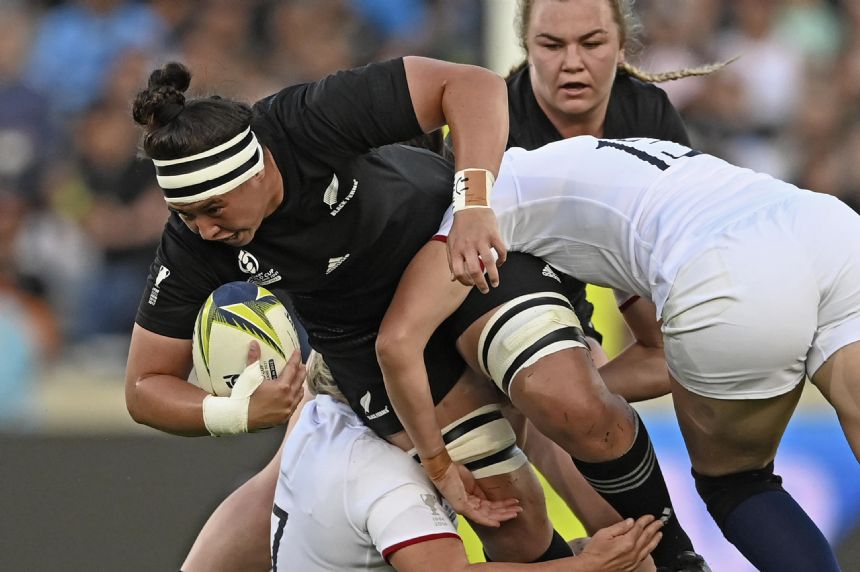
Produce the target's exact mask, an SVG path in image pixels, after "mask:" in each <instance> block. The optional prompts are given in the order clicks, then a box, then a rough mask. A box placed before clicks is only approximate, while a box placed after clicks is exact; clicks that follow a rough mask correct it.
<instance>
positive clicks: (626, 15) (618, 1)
mask: <svg viewBox="0 0 860 572" xmlns="http://www.w3.org/2000/svg"><path fill="white" fill-rule="evenodd" d="M553 1H555V2H566V1H567V0H553ZM607 2H609V7H610V9H611V10H612V18H613V20H615V24H616V25H617V26H618V37H619V42H620V45H621V49H623V50H624V53H625V55H630V54H631V53H634V52H637V51H638V50H639V49H640V48H641V44H640V41H639V34H640V33H641V32H642V24H641V23H640V22H639V19H638V18H637V17H636V14H635V13H634V11H633V0H607ZM534 3H535V0H519V10H518V11H517V19H516V27H517V36H518V37H519V41H520V47H522V49H523V51H525V52H526V57H528V53H529V47H528V30H529V23H530V22H531V16H532V8H533V7H534ZM736 59H737V56H736V57H734V58H732V59H730V60H728V61H725V62H717V63H713V64H707V65H704V66H700V67H695V68H683V69H680V70H674V71H668V72H663V73H650V72H646V71H644V70H641V69H639V68H638V67H636V66H634V65H633V64H629V63H627V62H621V63H619V64H618V69H619V70H621V71H623V72H624V73H626V74H627V75H629V76H631V77H635V78H636V79H638V80H640V81H644V82H647V83H660V82H664V81H672V80H675V79H681V78H685V77H692V76H702V75H708V74H711V73H714V72H715V71H718V70H720V69H722V68H724V67H726V66H727V65H729V64H730V63H732V62H733V61H735V60H736ZM526 65H527V60H526V61H523V62H522V63H520V64H519V65H517V66H514V68H513V69H512V70H511V71H510V73H509V75H513V74H515V73H517V72H519V71H520V70H522V69H523V68H524V67H525V66H526Z"/></svg>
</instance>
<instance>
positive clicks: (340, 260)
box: [325, 253, 349, 274]
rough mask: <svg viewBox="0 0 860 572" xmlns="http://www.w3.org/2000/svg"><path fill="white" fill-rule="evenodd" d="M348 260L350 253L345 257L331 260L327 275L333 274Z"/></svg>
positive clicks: (336, 257)
mask: <svg viewBox="0 0 860 572" xmlns="http://www.w3.org/2000/svg"><path fill="white" fill-rule="evenodd" d="M347 258H349V253H347V254H344V255H343V256H335V257H334V258H329V259H328V268H326V271H325V273H326V274H331V273H332V272H334V271H335V269H336V268H337V267H338V266H340V265H341V264H343V263H344V262H345V261H346V259H347Z"/></svg>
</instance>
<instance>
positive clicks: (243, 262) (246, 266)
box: [239, 250, 260, 274]
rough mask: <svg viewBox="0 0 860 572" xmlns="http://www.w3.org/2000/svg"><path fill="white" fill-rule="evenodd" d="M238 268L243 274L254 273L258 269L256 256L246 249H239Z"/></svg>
mask: <svg viewBox="0 0 860 572" xmlns="http://www.w3.org/2000/svg"><path fill="white" fill-rule="evenodd" d="M239 270H241V271H242V272H244V273H245V274H256V273H257V271H258V270H260V263H259V262H258V261H257V257H255V256H254V255H253V254H251V253H250V252H248V251H247V250H240V251H239Z"/></svg>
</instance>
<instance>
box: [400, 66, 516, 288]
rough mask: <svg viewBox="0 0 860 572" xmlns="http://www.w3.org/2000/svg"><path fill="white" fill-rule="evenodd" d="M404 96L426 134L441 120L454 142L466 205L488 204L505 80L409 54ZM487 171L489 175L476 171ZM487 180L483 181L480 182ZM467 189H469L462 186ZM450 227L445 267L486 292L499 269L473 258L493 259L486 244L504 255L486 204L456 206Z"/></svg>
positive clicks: (503, 129) (500, 148)
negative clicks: (447, 265)
mask: <svg viewBox="0 0 860 572" xmlns="http://www.w3.org/2000/svg"><path fill="white" fill-rule="evenodd" d="M403 63H404V67H405V69H406V80H407V83H408V86H409V95H410V97H411V99H412V105H413V108H414V109H415V115H416V117H417V119H418V123H419V125H420V126H421V129H422V130H423V131H424V132H425V133H427V132H430V131H433V130H435V129H438V128H440V127H442V126H443V125H445V124H446V123H447V125H448V126H449V127H450V129H451V138H452V140H453V142H454V153H455V161H456V162H455V171H457V174H458V175H460V174H461V172H464V173H465V175H463V176H455V180H461V181H463V180H466V182H465V183H461V185H465V186H464V187H461V190H463V192H464V193H465V195H466V197H467V199H468V204H470V205H479V204H480V203H481V202H482V200H483V201H484V203H483V204H485V205H487V206H488V205H489V188H490V187H491V186H492V181H493V180H494V179H495V177H496V176H498V173H499V166H500V164H501V160H502V154H503V153H504V151H505V145H506V144H507V140H508V94H507V87H506V85H505V82H504V80H503V79H502V78H501V77H500V76H499V75H497V74H496V73H494V72H492V71H490V70H487V69H484V68H480V67H477V66H470V65H464V64H454V63H450V62H443V61H439V60H432V59H428V58H421V57H414V56H409V57H406V58H404V59H403ZM473 169H474V170H486V171H489V173H491V174H492V177H491V178H486V179H485V178H484V176H483V174H482V173H480V172H473V173H471V174H470V170H473ZM485 181H486V183H485ZM466 188H468V190H465V189H466ZM455 204H456V201H455ZM455 212H456V215H455V216H454V226H453V229H452V231H451V235H450V238H449V241H448V251H449V253H450V260H449V264H450V269H451V271H452V272H453V274H454V276H455V277H456V278H457V279H458V280H460V281H461V282H462V283H463V284H466V285H472V284H474V285H476V286H478V288H479V289H480V290H481V291H483V292H486V291H487V281H488V280H489V282H490V283H491V284H493V285H495V284H498V278H499V277H498V271H497V270H496V268H495V267H494V266H493V265H492V264H490V265H488V268H487V275H486V277H485V275H484V271H483V269H482V268H481V262H480V261H479V259H478V255H480V257H481V259H483V260H485V261H488V260H492V259H493V258H492V254H491V251H490V248H495V249H496V252H497V253H498V257H499V258H498V264H502V263H503V262H504V259H505V255H506V246H505V244H504V243H503V241H502V239H501V236H500V234H499V231H498V226H497V224H496V217H495V215H494V214H493V211H492V210H491V209H489V208H464V209H462V210H461V209H455Z"/></svg>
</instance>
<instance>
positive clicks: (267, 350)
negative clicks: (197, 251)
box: [191, 282, 299, 397]
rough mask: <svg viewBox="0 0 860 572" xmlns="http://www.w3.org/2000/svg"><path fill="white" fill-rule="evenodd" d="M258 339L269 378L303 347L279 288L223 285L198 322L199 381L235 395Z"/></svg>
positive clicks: (208, 388)
mask: <svg viewBox="0 0 860 572" xmlns="http://www.w3.org/2000/svg"><path fill="white" fill-rule="evenodd" d="M252 340H256V341H257V343H259V344H260V368H261V370H262V371H263V377H265V378H266V379H275V378H276V377H278V374H279V373H280V372H281V370H282V369H283V367H284V365H286V363H287V360H288V359H289V357H290V356H291V355H292V353H293V351H294V350H296V349H298V347H299V340H298V334H297V333H296V327H295V325H294V324H293V321H292V319H291V318H290V314H289V313H288V312H287V309H286V308H285V307H284V305H283V304H282V303H281V302H280V301H279V300H278V299H277V298H276V297H275V295H274V294H272V293H271V292H269V291H268V290H266V289H265V288H262V287H261V286H257V285H256V284H252V283H250V282H229V283H227V284H224V285H223V286H220V287H219V288H218V289H216V290H215V291H214V292H212V294H210V295H209V298H207V299H206V302H205V303H204V304H203V307H202V308H200V312H198V314H197V321H196V322H195V323H194V335H193V339H192V354H193V358H194V370H195V373H196V376H197V380H196V382H195V384H196V385H197V386H198V387H200V388H202V389H203V390H204V391H207V392H209V393H211V394H212V395H218V396H222V397H225V396H229V395H230V393H231V392H232V391H233V385H234V384H235V383H236V379H237V378H238V377H239V375H240V374H241V373H242V372H243V371H244V370H245V367H247V360H248V347H249V345H250V343H251V341H252ZM191 381H192V382H194V379H193V376H192V379H191Z"/></svg>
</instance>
